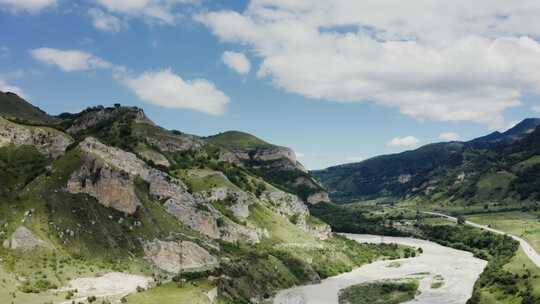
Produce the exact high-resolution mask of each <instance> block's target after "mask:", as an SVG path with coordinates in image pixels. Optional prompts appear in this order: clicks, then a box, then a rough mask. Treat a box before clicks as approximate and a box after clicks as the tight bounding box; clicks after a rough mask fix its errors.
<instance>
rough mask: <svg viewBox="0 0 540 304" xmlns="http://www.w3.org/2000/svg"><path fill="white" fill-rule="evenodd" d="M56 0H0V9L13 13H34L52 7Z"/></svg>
mask: <svg viewBox="0 0 540 304" xmlns="http://www.w3.org/2000/svg"><path fill="white" fill-rule="evenodd" d="M57 2H58V1H57V0H0V7H2V8H5V9H9V10H11V11H13V12H20V11H25V12H29V13H36V12H39V11H41V10H43V9H45V8H48V7H53V6H55V5H56V4H57Z"/></svg>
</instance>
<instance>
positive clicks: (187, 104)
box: [122, 70, 229, 115]
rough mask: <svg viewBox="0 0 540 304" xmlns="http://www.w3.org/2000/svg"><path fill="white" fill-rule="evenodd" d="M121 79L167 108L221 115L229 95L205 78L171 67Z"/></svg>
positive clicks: (150, 101) (144, 99)
mask: <svg viewBox="0 0 540 304" xmlns="http://www.w3.org/2000/svg"><path fill="white" fill-rule="evenodd" d="M122 82H123V83H124V84H125V85H126V86H127V87H128V88H130V89H131V90H132V91H133V92H134V93H135V94H136V95H137V96H138V97H139V98H140V99H141V100H143V101H145V102H148V103H151V104H154V105H158V106H161V107H165V108H180V109H191V110H196V111H199V112H203V113H207V114H212V115H220V114H223V113H224V112H225V107H226V105H227V104H228V103H229V97H228V96H227V95H225V94H224V93H223V92H221V91H220V90H218V89H217V88H216V87H215V85H214V84H213V83H211V82H209V81H207V80H204V79H195V80H191V81H188V80H184V79H182V77H180V76H179V75H177V74H174V73H173V72H172V71H171V70H162V71H157V72H145V73H143V74H141V75H138V76H134V77H132V76H124V77H123V78H122Z"/></svg>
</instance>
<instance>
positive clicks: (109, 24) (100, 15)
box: [88, 8, 126, 33]
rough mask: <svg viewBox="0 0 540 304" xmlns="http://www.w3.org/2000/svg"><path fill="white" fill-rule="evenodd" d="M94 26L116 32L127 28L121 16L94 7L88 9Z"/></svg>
mask: <svg viewBox="0 0 540 304" xmlns="http://www.w3.org/2000/svg"><path fill="white" fill-rule="evenodd" d="M88 15H90V17H91V18H92V21H93V24H94V27H95V28H97V29H98V30H102V31H105V32H110V33H116V32H119V31H121V30H122V29H124V28H126V23H125V22H124V21H122V20H121V19H120V18H118V17H116V16H114V15H111V14H108V13H105V12H103V11H102V10H100V9H96V8H92V9H90V10H89V11H88Z"/></svg>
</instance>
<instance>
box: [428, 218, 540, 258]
mask: <svg viewBox="0 0 540 304" xmlns="http://www.w3.org/2000/svg"><path fill="white" fill-rule="evenodd" d="M422 213H424V214H429V215H435V216H440V217H444V218H447V219H449V220H452V221H455V222H457V218H456V217H453V216H449V215H446V214H443V213H438V212H422ZM465 223H466V224H467V225H469V226H472V227H476V228H480V229H484V230H487V231H490V232H493V233H497V234H503V235H507V236H509V237H511V238H513V239H514V240H516V241H518V242H519V245H520V246H521V249H523V251H524V252H525V254H526V255H527V257H529V259H530V260H531V261H532V262H533V263H534V264H535V265H536V266H538V267H539V268H540V254H538V252H537V251H536V250H534V248H533V247H532V246H531V244H529V242H527V241H526V240H524V239H522V238H520V237H518V236H516V235H512V234H509V233H506V232H504V231H500V230H497V229H493V228H491V227H488V226H485V225H480V224H477V223H473V222H470V221H465Z"/></svg>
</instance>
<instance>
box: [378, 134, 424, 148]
mask: <svg viewBox="0 0 540 304" xmlns="http://www.w3.org/2000/svg"><path fill="white" fill-rule="evenodd" d="M419 142H420V140H418V138H416V137H414V136H405V137H394V138H392V140H390V141H389V142H388V143H386V145H387V146H389V147H404V148H414V147H416V146H417V145H418V143H419Z"/></svg>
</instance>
